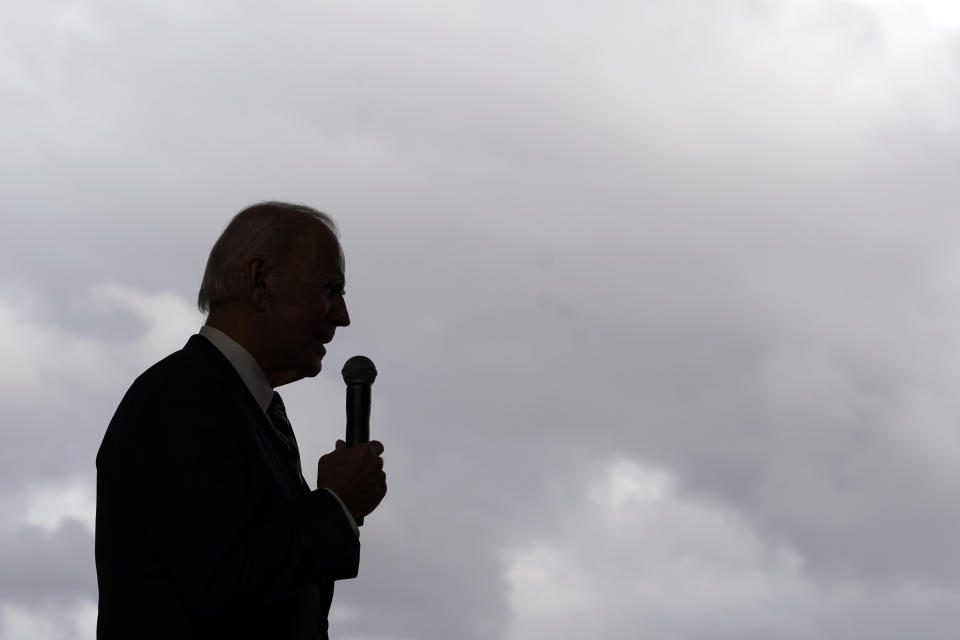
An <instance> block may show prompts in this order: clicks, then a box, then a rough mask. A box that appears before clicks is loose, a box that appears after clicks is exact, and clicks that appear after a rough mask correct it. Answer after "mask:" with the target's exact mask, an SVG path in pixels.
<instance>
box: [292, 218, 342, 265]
mask: <svg viewBox="0 0 960 640" xmlns="http://www.w3.org/2000/svg"><path fill="white" fill-rule="evenodd" d="M292 261H293V264H294V267H295V268H296V269H297V271H298V272H299V273H300V275H302V276H307V277H318V276H327V277H329V276H334V277H339V278H341V279H342V278H343V275H344V274H343V271H344V260H343V249H342V248H341V247H340V242H339V241H338V240H337V237H336V236H335V235H334V234H333V232H332V231H330V229H328V228H327V227H326V226H325V225H324V224H322V223H320V222H317V223H315V224H310V225H307V226H305V227H304V228H303V229H301V231H300V232H299V233H298V234H297V238H296V241H295V242H294V246H293V256H292Z"/></svg>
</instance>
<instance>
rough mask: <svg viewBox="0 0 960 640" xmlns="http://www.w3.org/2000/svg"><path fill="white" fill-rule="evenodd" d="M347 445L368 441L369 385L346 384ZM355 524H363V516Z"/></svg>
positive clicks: (358, 383) (359, 383)
mask: <svg viewBox="0 0 960 640" xmlns="http://www.w3.org/2000/svg"><path fill="white" fill-rule="evenodd" d="M344 440H345V442H346V443H347V446H348V447H352V446H353V445H355V444H360V443H363V442H370V385H369V384H363V383H361V382H355V383H353V384H348V385H347V434H346V438H345V439H344ZM356 520H357V526H358V527H360V526H363V516H360V517H359V518H357V519H356Z"/></svg>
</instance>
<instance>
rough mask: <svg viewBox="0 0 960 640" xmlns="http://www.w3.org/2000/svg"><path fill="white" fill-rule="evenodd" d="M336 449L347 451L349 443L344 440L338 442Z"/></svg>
mask: <svg viewBox="0 0 960 640" xmlns="http://www.w3.org/2000/svg"><path fill="white" fill-rule="evenodd" d="M336 448H337V449H346V448H347V443H346V442H344V441H343V440H337V444H336Z"/></svg>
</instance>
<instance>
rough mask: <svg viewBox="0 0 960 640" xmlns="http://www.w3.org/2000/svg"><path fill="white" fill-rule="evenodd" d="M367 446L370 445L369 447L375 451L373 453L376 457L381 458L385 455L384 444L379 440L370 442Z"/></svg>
mask: <svg viewBox="0 0 960 640" xmlns="http://www.w3.org/2000/svg"><path fill="white" fill-rule="evenodd" d="M367 444H368V445H369V446H370V448H371V449H372V450H373V453H374V454H375V455H378V456H379V455H382V454H383V443H382V442H380V441H379V440H371V441H370V442H368V443H367Z"/></svg>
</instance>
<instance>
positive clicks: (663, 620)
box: [0, 0, 960, 640]
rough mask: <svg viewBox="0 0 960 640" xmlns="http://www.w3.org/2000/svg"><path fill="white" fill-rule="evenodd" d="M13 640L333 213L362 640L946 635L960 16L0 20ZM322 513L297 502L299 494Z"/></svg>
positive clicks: (320, 421)
mask: <svg viewBox="0 0 960 640" xmlns="http://www.w3.org/2000/svg"><path fill="white" fill-rule="evenodd" d="M0 114H2V117H0V149H2V150H3V153H2V154H0V215H2V220H3V225H2V228H3V229H4V233H3V240H2V241H0V242H2V247H3V250H2V251H0V354H2V356H0V640H48V639H50V640H85V639H91V638H93V637H94V628H95V623H96V600H97V585H96V576H95V572H94V560H93V540H94V538H93V535H94V528H93V525H94V501H95V482H96V471H95V467H94V457H95V455H96V451H97V448H98V447H99V444H100V440H101V438H102V436H103V432H104V429H105V428H106V424H107V422H108V421H109V418H110V416H111V415H112V412H113V410H114V409H115V407H116V405H117V403H118V402H119V400H120V398H121V396H122V395H123V393H124V391H125V390H126V388H127V386H128V385H129V384H130V382H131V381H132V380H133V378H134V377H135V376H136V375H137V374H138V373H139V372H141V371H142V370H144V369H145V368H146V367H148V366H149V365H150V364H152V363H153V362H155V361H156V360H157V359H159V358H160V357H162V356H164V355H166V354H168V353H170V352H171V351H174V350H176V349H178V348H180V347H181V346H182V345H183V343H184V342H185V341H186V339H187V338H188V337H189V336H190V335H191V334H192V333H194V332H195V331H196V329H197V328H198V327H199V326H200V325H201V324H202V322H203V318H202V317H201V316H200V315H199V313H198V312H197V311H195V309H194V304H193V301H194V300H195V296H196V291H197V288H198V286H199V282H200V276H201V273H202V269H203V265H204V262H205V260H206V256H207V253H208V251H209V248H210V246H211V245H212V243H213V241H214V240H215V238H216V236H217V234H218V233H219V232H220V230H221V229H222V227H223V226H224V224H225V223H226V221H227V220H228V219H229V217H230V216H231V215H233V214H234V213H236V212H237V211H238V210H240V209H241V208H243V207H245V206H247V205H248V204H251V203H253V202H256V201H260V200H265V199H282V200H290V201H297V202H304V203H307V204H310V205H312V206H315V207H317V208H319V209H322V210H324V211H326V212H328V213H330V214H331V215H333V216H334V217H335V218H336V220H337V221H338V223H339V225H340V227H341V230H342V239H343V244H344V247H345V250H346V257H347V302H348V305H349V306H350V310H351V315H352V319H353V324H352V325H351V326H350V327H349V328H348V329H344V330H341V331H340V332H338V334H337V340H336V341H335V342H334V343H333V344H332V345H331V349H330V353H329V354H328V355H327V359H326V363H327V369H326V370H325V371H324V372H323V373H321V375H320V376H319V377H317V378H315V379H311V380H305V381H301V382H299V383H296V384H294V385H291V386H290V387H287V388H286V389H285V390H284V392H285V398H286V404H287V407H288V411H289V413H290V417H291V419H292V421H293V424H294V427H295V430H296V432H297V436H298V438H299V440H300V443H301V453H302V455H303V459H304V461H305V462H304V468H305V469H309V468H312V467H313V465H314V464H315V461H316V459H317V458H318V457H319V456H320V455H322V454H323V453H324V452H325V451H327V450H328V449H330V448H331V447H332V444H333V441H334V440H335V439H336V438H337V437H339V436H340V435H341V433H342V428H343V415H342V414H343V383H342V381H340V380H339V373H338V371H339V368H340V366H342V363H343V362H344V360H346V358H347V357H349V356H351V355H354V354H356V353H364V354H367V355H369V356H370V357H372V358H373V359H374V360H375V362H376V363H377V365H378V368H379V370H380V376H379V378H378V380H377V383H376V385H375V386H374V409H373V411H374V415H373V424H372V430H373V431H374V435H375V436H376V437H379V438H380V439H381V440H383V441H384V442H385V444H386V448H387V453H386V461H387V471H388V474H389V483H390V492H389V494H388V496H387V499H386V500H385V501H384V503H383V504H382V505H381V507H380V509H379V510H378V511H377V512H376V513H374V514H373V515H371V516H370V517H369V518H368V519H367V524H366V525H365V527H364V529H363V531H362V533H363V545H364V547H363V557H362V560H361V571H360V576H359V578H357V579H356V580H354V581H350V582H341V583H339V585H338V587H337V594H336V596H335V598H334V606H333V610H332V611H331V628H332V632H333V634H334V636H335V637H338V638H344V639H357V640H359V639H361V638H363V639H424V640H439V639H444V640H447V639H450V638H457V639H464V640H474V639H488V638H498V639H503V640H528V639H539V638H559V639H582V638H599V637H602V638H609V639H614V640H618V639H631V640H632V639H635V638H640V637H643V638H651V639H655V640H701V639H703V640H706V639H710V640H716V639H721V640H722V639H731V640H732V639H737V640H768V639H771V638H773V639H784V640H813V639H820V638H845V639H851V640H853V639H856V640H860V639H870V640H877V639H902V638H908V637H909V638H923V639H925V640H940V639H944V640H946V639H950V640H953V639H954V638H956V629H957V628H958V626H960V553H958V547H957V544H958V543H957V541H958V540H960V507H958V505H960V216H957V204H958V201H960V180H958V179H957V174H958V169H960V9H958V8H957V5H956V3H955V2H952V1H951V0H848V1H841V0H713V1H711V0H673V1H671V2H653V1H652V0H636V1H634V2H622V1H619V2H617V1H613V0H609V1H602V2H599V1H598V2H591V3H587V2H572V1H570V0H559V1H558V0H554V1H553V2H535V1H527V2H517V1H514V2H503V1H499V0H494V1H488V2H475V1H474V2H471V1H469V0H464V1H457V0H454V1H451V2H436V1H434V2H429V1H426V0H421V1H419V2H404V3H400V2H390V1H385V0H381V1H371V2H356V1H354V2H322V1H319V0H314V1H310V0H284V1H278V2H270V3H266V2H262V3H256V2H228V1H226V0H210V1H206V2H202V3H197V2H187V1H186V0H162V1H153V2H149V1H146V0H87V1H82V0H60V1H56V2H54V1H47V0H43V1H35V2H29V3H24V2H14V1H13V0H6V1H3V2H2V3H0ZM308 479H309V475H308Z"/></svg>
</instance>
